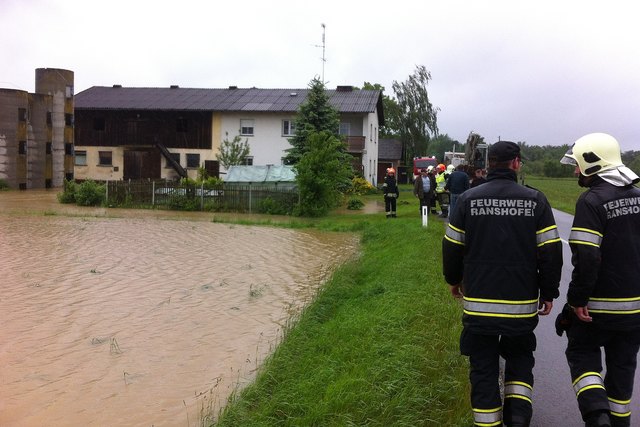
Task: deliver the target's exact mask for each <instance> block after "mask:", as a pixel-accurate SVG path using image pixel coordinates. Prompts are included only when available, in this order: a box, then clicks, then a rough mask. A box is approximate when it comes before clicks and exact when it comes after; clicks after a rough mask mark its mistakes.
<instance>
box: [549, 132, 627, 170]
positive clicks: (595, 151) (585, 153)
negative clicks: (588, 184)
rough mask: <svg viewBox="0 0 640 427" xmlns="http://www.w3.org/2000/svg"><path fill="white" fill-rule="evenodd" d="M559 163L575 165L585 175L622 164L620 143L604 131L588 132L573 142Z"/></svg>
mask: <svg viewBox="0 0 640 427" xmlns="http://www.w3.org/2000/svg"><path fill="white" fill-rule="evenodd" d="M560 163H563V164H567V165H574V166H575V165H577V166H578V167H579V168H580V173H582V174H583V175H585V176H591V175H595V174H597V173H599V172H603V171H606V170H609V169H614V168H618V167H620V166H624V165H623V164H622V159H621V157H620V144H618V141H617V140H616V139H615V138H614V137H612V136H611V135H608V134H606V133H590V134H588V135H585V136H583V137H581V138H579V139H578V140H577V141H576V142H574V143H573V145H572V146H571V148H569V151H567V152H566V153H565V155H564V157H563V158H562V160H560Z"/></svg>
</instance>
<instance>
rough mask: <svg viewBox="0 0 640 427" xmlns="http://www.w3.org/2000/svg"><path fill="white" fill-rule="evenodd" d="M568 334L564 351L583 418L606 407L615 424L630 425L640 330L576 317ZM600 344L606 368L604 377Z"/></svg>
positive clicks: (605, 409)
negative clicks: (612, 327) (616, 328)
mask: <svg viewBox="0 0 640 427" xmlns="http://www.w3.org/2000/svg"><path fill="white" fill-rule="evenodd" d="M567 336H568V338H569V343H568V345H567V350H566V351H565V355H566V357H567V362H568V363H569V369H570V371H571V380H572V383H573V390H574V391H575V393H576V398H577V399H578V407H579V408H580V413H581V414H582V419H583V420H585V421H586V419H587V417H589V415H590V414H591V415H593V414H595V413H597V412H598V411H605V412H609V413H610V418H611V422H612V425H613V426H630V425H631V396H632V394H633V379H634V375H635V371H636V358H637V355H638V348H640V330H631V331H614V330H606V329H602V328H600V327H599V326H597V325H596V324H594V323H586V322H581V321H580V320H578V319H577V318H574V319H573V322H572V324H571V327H570V328H569V330H568V331H567ZM601 347H603V348H604V352H605V363H606V368H607V369H606V372H607V373H606V375H605V377H604V379H603V378H602V376H601V372H602V355H601V350H600V348H601Z"/></svg>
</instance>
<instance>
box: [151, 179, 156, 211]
mask: <svg viewBox="0 0 640 427" xmlns="http://www.w3.org/2000/svg"><path fill="white" fill-rule="evenodd" d="M155 205H156V182H155V181H151V206H155Z"/></svg>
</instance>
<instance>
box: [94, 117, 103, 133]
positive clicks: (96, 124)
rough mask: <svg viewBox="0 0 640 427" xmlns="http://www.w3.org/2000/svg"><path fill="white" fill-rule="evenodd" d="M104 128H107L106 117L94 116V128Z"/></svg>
mask: <svg viewBox="0 0 640 427" xmlns="http://www.w3.org/2000/svg"><path fill="white" fill-rule="evenodd" d="M104 129H105V120H104V117H94V118H93V130H97V131H103V130H104Z"/></svg>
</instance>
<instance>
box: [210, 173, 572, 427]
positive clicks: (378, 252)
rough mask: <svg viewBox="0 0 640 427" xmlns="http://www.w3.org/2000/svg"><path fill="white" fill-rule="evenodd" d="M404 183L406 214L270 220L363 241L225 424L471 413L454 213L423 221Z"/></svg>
mask: <svg viewBox="0 0 640 427" xmlns="http://www.w3.org/2000/svg"><path fill="white" fill-rule="evenodd" d="M526 183H527V184H528V185H530V186H532V187H534V188H538V189H539V190H541V191H543V192H544V193H545V194H546V195H547V197H548V199H549V201H550V203H551V205H552V206H553V207H554V208H557V209H560V210H563V211H565V212H569V213H573V210H574V205H575V200H576V199H577V197H578V195H579V194H580V193H581V192H582V191H583V189H581V188H580V187H578V185H577V182H576V180H575V179H541V178H533V177H532V178H528V179H527V182H526ZM401 188H402V193H401V197H400V200H399V206H398V218H396V219H390V220H387V219H385V218H384V214H382V213H378V214H361V213H350V214H332V215H330V216H329V217H327V218H323V219H316V220H304V219H297V218H290V219H289V218H287V219H282V218H279V219H275V218H274V219H266V220H264V221H263V222H262V223H263V224H264V225H271V226H287V227H313V228H318V229H321V230H331V231H340V230H344V231H357V232H360V233H361V235H362V239H361V241H362V246H361V253H360V254H359V255H358V256H357V258H356V259H354V260H353V261H351V262H349V263H348V264H346V265H344V266H342V267H341V268H339V269H338V270H337V271H336V272H335V273H334V274H333V276H332V278H331V279H330V280H329V281H328V282H327V283H326V284H325V286H324V287H323V289H322V290H321V291H320V292H319V294H318V296H317V297H316V299H315V300H314V301H313V302H312V303H311V304H310V305H309V307H307V308H306V310H305V311H304V312H303V313H302V315H301V316H300V318H299V319H296V320H295V321H294V322H293V324H292V327H291V329H289V330H287V331H286V335H285V336H284V337H283V340H282V342H281V343H280V345H279V346H278V347H277V348H276V350H275V352H274V353H273V355H272V356H270V357H269V358H268V359H267V361H266V362H265V363H264V365H263V367H262V368H261V369H260V371H259V374H258V376H257V379H256V381H255V382H254V383H252V384H251V385H249V386H248V387H247V388H246V389H244V390H242V391H241V392H239V393H238V394H236V395H234V396H233V398H232V399H231V402H230V403H229V404H228V405H227V406H226V407H225V408H224V410H223V411H222V413H221V414H219V419H218V422H217V424H215V425H216V426H218V427H226V426H233V427H236V426H265V427H266V426H323V427H324V426H412V427H415V426H466V425H470V424H471V422H472V421H471V410H470V407H469V403H468V400H469V398H468V395H469V386H468V365H467V360H466V358H464V357H462V356H460V354H459V350H458V339H459V333H460V329H461V323H460V316H461V308H460V306H459V303H458V301H454V300H453V299H452V298H451V297H450V295H449V294H448V287H447V286H446V285H445V283H444V280H443V278H442V267H441V251H440V247H441V246H440V245H441V240H442V235H443V233H444V223H443V222H442V221H441V220H439V219H436V218H434V217H430V222H429V225H428V227H427V228H424V227H422V224H421V219H420V216H419V213H418V203H417V199H415V198H414V197H413V196H412V195H411V190H410V187H409V186H402V187H401ZM368 198H369V199H371V198H376V199H378V200H381V196H370V197H368ZM248 223H252V224H255V223H256V222H251V221H250V222H248Z"/></svg>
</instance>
